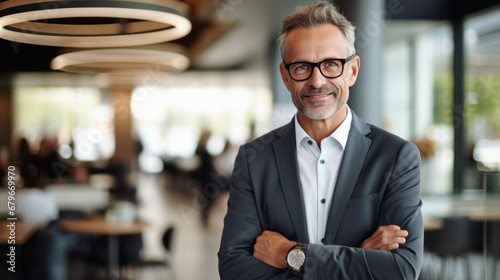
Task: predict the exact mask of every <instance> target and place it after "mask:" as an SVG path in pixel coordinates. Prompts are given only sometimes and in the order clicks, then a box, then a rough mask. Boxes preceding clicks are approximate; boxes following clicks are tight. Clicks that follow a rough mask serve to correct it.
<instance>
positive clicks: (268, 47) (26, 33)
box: [0, 0, 500, 280]
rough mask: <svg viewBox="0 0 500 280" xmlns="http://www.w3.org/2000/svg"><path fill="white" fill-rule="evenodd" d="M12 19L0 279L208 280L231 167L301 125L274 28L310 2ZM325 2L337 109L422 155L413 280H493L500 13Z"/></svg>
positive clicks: (194, 3) (448, 0) (223, 3)
mask: <svg viewBox="0 0 500 280" xmlns="http://www.w3.org/2000/svg"><path fill="white" fill-rule="evenodd" d="M25 2H26V3H24V4H23V3H20V2H18V1H1V2H0V26H1V27H2V29H1V30H0V38H2V39H0V116H1V118H0V167H1V169H0V180H1V184H0V185H1V186H3V187H2V188H0V216H1V217H2V219H1V221H2V223H3V224H1V226H2V229H1V230H0V244H1V245H0V251H1V256H0V259H1V260H2V262H1V265H0V267H1V271H0V275H1V276H2V277H1V278H2V279H52V280H55V279H180V280H191V279H219V277H218V269H217V256H216V253H217V251H218V246H219V242H220V236H221V232H222V225H223V217H224V215H225V211H226V202H227V197H228V189H229V186H228V184H229V182H228V177H229V176H230V173H231V171H232V164H233V160H234V157H235V155H236V152H237V149H238V147H239V145H241V144H243V143H245V142H247V141H249V140H251V139H252V138H254V137H258V136H259V135H262V134H264V133H266V132H268V131H269V130H271V129H273V128H276V127H278V126H281V125H283V124H285V123H287V122H289V121H290V120H291V118H292V117H293V114H294V113H295V107H294V106H293V104H292V103H291V100H290V97H289V93H288V92H287V90H286V88H285V87H284V85H283V83H282V81H281V77H280V74H279V68H278V65H279V63H280V62H281V59H280V56H279V53H278V50H277V47H276V43H275V42H276V39H277V37H278V34H279V28H280V24H281V23H280V20H281V18H282V17H284V16H285V15H288V14H290V13H292V12H293V11H294V10H295V8H296V6H298V5H307V4H312V3H316V2H317V1H305V0H303V1H299V0H288V1H285V0H274V1H264V0H254V1H248V0H185V1H169V0H142V1H141V0H134V1H119V0H114V1H50V2H49V1H25ZM82 3H84V4H82ZM96 3H101V4H99V5H97V4H96ZM333 3H334V4H336V5H338V7H339V8H340V10H341V11H342V12H343V13H344V14H345V15H346V16H347V18H348V19H349V20H351V21H352V22H353V23H354V24H355V25H356V27H357V28H356V32H357V33H356V36H357V38H356V51H357V54H358V55H359V56H360V57H361V71H360V76H359V78H358V81H357V83H356V85H355V86H354V87H353V88H351V97H350V100H349V105H350V107H351V108H352V109H353V110H354V111H355V112H356V113H357V114H358V115H359V116H360V117H362V118H363V119H365V120H366V121H367V122H370V123H373V124H375V125H378V126H381V127H383V128H384V129H386V130H388V131H390V132H392V133H394V134H396V135H398V136H400V137H402V138H404V139H407V140H411V141H413V142H414V143H415V144H417V146H418V147H419V149H420V152H421V157H422V177H421V181H422V185H421V195H422V200H423V202H424V206H423V213H424V218H425V238H426V239H425V258H424V263H423V268H422V273H421V279H500V271H499V272H497V271H498V270H499V268H498V266H500V260H499V256H500V3H498V1H495V0H475V1H472V0H463V1H452V0H419V1H412V0H338V1H333ZM68 5H69V6H68ZM92 5H97V6H98V7H99V8H102V9H104V10H103V13H104V15H106V16H104V15H94V14H92V13H93V12H94V11H92V10H89V9H88V8H89V6H92ZM71 9H73V10H72V11H70V10H71ZM68 11H69V12H68ZM73 11H75V12H73ZM108 15H113V16H108ZM174 31H175V32H177V33H175V32H174ZM167 32H170V33H168V36H170V35H171V34H174V33H175V34H174V35H172V36H171V37H168V36H167ZM107 39H109V40H107ZM9 172H10V173H9ZM14 186H15V189H14V188H13V187H14ZM13 191H15V193H14V192H13ZM12 197H15V200H13V198H12ZM9 201H10V202H15V205H14V204H9V203H8V202H9ZM10 206H15V207H14V212H15V213H14V215H12V214H11V213H10V211H12V210H13V209H9V207H10ZM14 216H15V217H17V218H18V220H17V221H16V226H17V227H16V231H15V239H16V246H15V250H14V251H15V265H16V268H17V270H16V272H15V273H11V272H9V271H8V270H7V269H8V267H11V266H12V264H9V263H8V262H6V261H4V258H6V259H7V261H8V260H9V259H8V258H7V254H9V253H12V249H11V247H10V245H12V244H11V243H9V237H12V232H11V231H10V230H9V228H8V227H7V225H8V224H9V223H10V222H11V220H7V218H9V217H10V218H12V217H14ZM14 276H15V277H17V278H12V277H14ZM9 277H10V278H9Z"/></svg>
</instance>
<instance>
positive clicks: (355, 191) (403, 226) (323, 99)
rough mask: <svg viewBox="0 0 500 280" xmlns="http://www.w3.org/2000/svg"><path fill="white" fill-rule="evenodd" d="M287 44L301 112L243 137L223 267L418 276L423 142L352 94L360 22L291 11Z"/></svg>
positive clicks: (285, 73)
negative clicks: (393, 130) (391, 126)
mask: <svg viewBox="0 0 500 280" xmlns="http://www.w3.org/2000/svg"><path fill="white" fill-rule="evenodd" d="M278 45H279V47H280V52H281V56H282V59H283V63H281V64H280V72H281V76H282V79H283V82H284V83H285V85H286V87H287V89H288V90H289V91H290V93H291V97H292V100H293V103H294V104H295V106H296V107H297V109H298V112H297V114H296V116H295V118H294V119H293V120H292V122H290V123H289V124H288V125H285V126H283V127H281V128H278V129H276V130H274V131H272V132H270V133H268V134H266V135H264V136H262V137H260V138H257V139H256V140H254V141H252V142H250V143H248V144H246V145H244V146H242V147H241V148H240V151H239V154H238V156H237V159H236V162H235V168H234V171H233V175H232V181H231V192H230V198H229V201H228V213H227V215H226V218H225V220H224V223H225V225H224V231H223V235H222V242H221V247H220V251H219V272H220V276H221V279H290V278H296V277H297V278H302V277H303V278H304V279H416V278H417V277H418V274H419V272H420V264H421V257H422V251H423V222H422V215H421V201H420V198H419V193H420V157H419V152H418V149H417V148H416V147H415V146H414V145H413V144H411V143H410V142H408V141H404V140H402V139H400V138H398V137H396V136H394V135H391V134H389V133H388V132H385V131H383V130H381V129H380V128H377V127H375V126H372V125H369V124H366V123H365V122H363V121H362V120H361V119H359V118H358V117H357V116H356V115H355V114H354V112H352V111H351V110H350V109H349V107H348V106H347V104H346V102H347V99H348V96H349V87H350V86H352V85H353V84H354V83H355V81H356V77H357V74H358V70H359V67H360V58H359V57H358V56H356V55H355V50H354V27H353V26H352V25H351V23H350V22H348V21H347V20H346V19H345V18H344V17H343V16H342V15H341V14H340V13H338V12H337V10H336V9H335V7H334V6H332V5H331V4H328V3H324V2H323V3H318V4H316V5H313V6H309V7H304V8H302V9H298V10H297V11H296V12H295V13H294V14H292V15H290V16H288V17H285V18H284V19H283V26H282V29H281V36H280V38H279V39H278Z"/></svg>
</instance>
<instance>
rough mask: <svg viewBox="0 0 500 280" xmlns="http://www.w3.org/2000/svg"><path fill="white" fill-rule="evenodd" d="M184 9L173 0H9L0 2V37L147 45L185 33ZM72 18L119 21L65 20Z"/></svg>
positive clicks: (52, 42)
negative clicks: (94, 22)
mask: <svg viewBox="0 0 500 280" xmlns="http://www.w3.org/2000/svg"><path fill="white" fill-rule="evenodd" d="M188 11H189V7H188V6H187V5H186V4H184V3H182V2H179V1H175V0H141V1H133V0H108V1H93V0H91V1H88V0H87V1H50V0H9V1H5V2H2V3H0V37H1V38H3V39H6V40H10V41H15V42H20V43H28V44H36V45H45V46H59V47H75V48H107V47H125V46H138V45H149V44H156V43H160V42H166V41H171V40H175V39H178V38H181V37H183V36H185V35H187V34H188V33H189V32H190V31H191V28H192V25H191V22H190V21H189V19H188ZM78 18H107V19H110V18H111V19H116V20H117V21H119V23H98V24H91V23H90V24H89V23H83V24H82V23H80V22H79V23H69V24H68V23H67V21H68V19H78ZM57 20H59V22H57ZM54 21H56V22H54ZM61 22H62V23H61Z"/></svg>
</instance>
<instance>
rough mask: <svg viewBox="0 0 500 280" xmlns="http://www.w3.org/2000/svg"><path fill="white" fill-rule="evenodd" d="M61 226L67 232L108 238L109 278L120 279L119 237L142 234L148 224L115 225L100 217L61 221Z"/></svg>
mask: <svg viewBox="0 0 500 280" xmlns="http://www.w3.org/2000/svg"><path fill="white" fill-rule="evenodd" d="M59 226H60V227H61V229H63V230H66V231H71V232H77V233H85V234H97V235H106V236H108V260H109V267H108V272H109V273H108V277H109V278H110V279H118V278H119V276H120V273H119V271H120V270H119V268H120V264H119V257H120V253H119V248H120V247H119V244H118V241H119V239H118V237H119V236H120V235H128V234H138V233H141V232H142V230H143V229H144V228H145V227H146V226H147V224H146V223H143V222H134V223H130V224H115V223H109V222H107V221H106V219H105V217H104V216H98V217H92V218H86V219H74V220H63V221H60V223H59Z"/></svg>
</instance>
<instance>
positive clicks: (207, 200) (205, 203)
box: [191, 131, 217, 226]
mask: <svg viewBox="0 0 500 280" xmlns="http://www.w3.org/2000/svg"><path fill="white" fill-rule="evenodd" d="M210 137H211V133H210V132H209V131H203V132H202V133H201V136H200V138H199V140H198V145H197V146H196V151H195V155H196V156H197V157H198V159H199V165H198V168H197V169H196V170H194V171H193V172H192V173H191V174H192V176H193V177H194V178H195V179H196V180H198V182H199V183H200V189H199V191H200V193H201V199H202V204H201V221H202V222H203V224H204V225H205V226H207V225H208V218H209V214H210V209H211V208H212V204H213V201H214V199H215V197H216V193H215V191H217V190H214V189H213V184H212V183H213V181H214V175H215V168H214V161H213V157H212V155H211V154H210V153H209V152H208V150H207V144H208V140H209V139H210Z"/></svg>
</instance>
